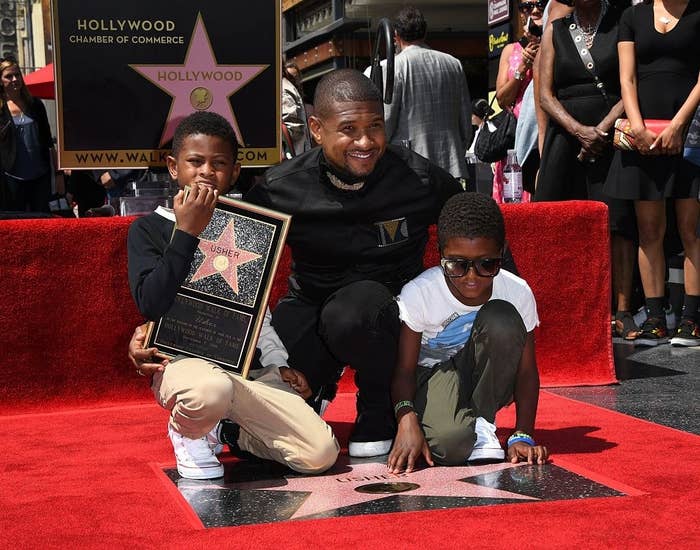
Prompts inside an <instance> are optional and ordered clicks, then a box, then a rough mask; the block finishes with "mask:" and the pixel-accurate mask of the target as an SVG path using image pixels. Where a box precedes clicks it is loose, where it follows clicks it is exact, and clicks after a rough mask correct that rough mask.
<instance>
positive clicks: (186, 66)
mask: <svg viewBox="0 0 700 550" xmlns="http://www.w3.org/2000/svg"><path fill="white" fill-rule="evenodd" d="M130 67H131V68H132V69H134V70H135V71H137V72H138V73H140V74H141V75H142V76H143V77H145V78H147V79H148V80H150V81H151V82H152V83H153V84H155V85H156V86H158V87H159V88H160V89H162V90H163V91H164V92H166V93H168V94H170V95H171V96H172V97H173V101H172V104H171V106H170V112H169V113H168V119H167V121H166V123H165V128H164V130H163V134H162V136H161V139H160V145H161V146H162V145H163V144H164V143H166V142H167V141H168V140H169V139H171V138H172V137H173V134H174V133H175V128H176V127H177V125H178V124H179V122H180V121H181V120H182V119H183V118H184V117H186V116H187V115H189V114H190V113H191V112H192V110H193V108H194V109H197V110H203V109H206V110H210V111H214V112H215V113H219V114H220V115H221V116H223V117H224V118H225V119H227V120H228V121H229V122H230V123H231V126H233V129H234V131H235V132H236V138H237V139H238V142H239V143H240V144H241V145H243V144H245V141H243V136H242V134H241V130H240V128H239V126H238V122H237V120H236V115H235V113H234V112H233V109H232V107H231V102H230V101H229V97H230V96H232V95H233V94H235V93H236V92H237V91H238V90H240V89H241V88H242V87H243V86H245V85H246V84H248V83H249V82H250V81H251V80H253V79H254V78H255V77H256V76H258V75H259V74H260V73H261V72H263V71H264V70H265V69H266V68H267V67H269V65H220V64H218V63H217V62H216V57H215V56H214V51H213V50H212V47H211V42H210V40H209V35H208V34H207V30H206V28H205V26H204V22H203V21H202V16H201V14H199V15H197V22H196V24H195V28H194V31H193V33H192V38H191V39H190V44H189V46H188V48H187V54H186V56H185V61H184V63H183V64H181V65H130Z"/></svg>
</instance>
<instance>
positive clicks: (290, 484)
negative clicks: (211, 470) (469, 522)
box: [235, 462, 537, 519]
mask: <svg viewBox="0 0 700 550" xmlns="http://www.w3.org/2000/svg"><path fill="white" fill-rule="evenodd" d="M512 467H513V465H512V464H507V463H501V464H496V465H491V466H487V467H484V466H481V467H479V466H453V467H450V468H444V467H443V468H424V469H422V470H416V471H413V472H411V473H410V474H406V473H403V474H399V475H396V474H390V473H389V472H388V471H387V468H386V465H385V464H383V463H382V464H377V463H376V462H369V463H366V464H353V465H348V468H350V471H349V472H344V473H342V474H338V473H337V472H330V473H325V474H322V475H319V476H295V475H289V476H285V478H284V479H285V481H286V483H285V485H283V486H279V485H273V484H271V483H270V482H269V481H267V482H266V481H251V482H247V483H237V484H236V485H235V488H236V489H239V490H245V489H256V490H261V489H264V490H268V491H304V492H308V493H309V496H308V497H307V498H306V500H304V502H303V503H302V505H301V506H299V508H297V509H296V511H295V512H294V514H292V516H291V517H290V518H289V519H298V518H302V517H305V516H312V515H315V514H320V513H323V512H328V511H330V510H333V509H335V508H339V507H341V506H342V507H346V506H353V505H355V504H361V503H364V502H369V501H372V500H378V499H382V498H387V497H388V496H390V495H388V494H371V493H363V492H359V491H357V490H356V489H357V488H358V487H361V486H363V485H367V484H370V483H377V482H385V483H391V482H402V481H403V482H410V483H413V484H416V485H418V487H417V488H416V489H413V490H411V491H409V492H406V493H400V494H402V495H407V496H434V497H479V498H492V499H517V500H537V499H535V498H533V497H529V496H527V495H521V494H518V493H513V492H511V491H503V490H500V489H497V488H492V487H484V486H479V485H474V484H472V483H465V482H463V481H461V480H462V478H465V477H470V476H473V475H475V474H476V473H484V472H485V471H496V470H502V469H505V468H512Z"/></svg>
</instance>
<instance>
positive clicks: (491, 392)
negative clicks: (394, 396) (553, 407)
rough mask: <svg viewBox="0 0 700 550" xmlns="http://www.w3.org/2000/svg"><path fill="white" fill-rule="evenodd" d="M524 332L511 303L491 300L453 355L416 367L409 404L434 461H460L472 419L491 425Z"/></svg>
mask: <svg viewBox="0 0 700 550" xmlns="http://www.w3.org/2000/svg"><path fill="white" fill-rule="evenodd" d="M526 337H527V332H526V330H525V325H524V324H523V321H522V318H521V317H520V314H519V313H518V312H517V310H516V309H515V307H513V305H512V304H510V303H509V302H506V301H504V300H491V301H489V302H487V303H486V304H484V305H483V306H482V308H481V309H480V310H479V312H478V314H477V316H476V319H475V320H474V325H473V326H472V331H471V335H470V336H469V340H468V341H467V343H466V344H465V346H464V347H463V348H462V349H461V350H460V351H459V352H458V353H457V354H456V355H454V356H453V357H451V358H450V359H448V360H447V361H443V362H442V363H438V364H437V365H435V366H434V367H432V368H427V367H422V366H418V370H417V372H416V384H417V388H416V397H415V400H414V407H415V411H416V414H417V415H418V419H419V420H420V422H421V425H422V427H423V432H424V433H425V438H426V440H427V442H428V445H429V446H430V452H431V453H432V455H433V460H434V461H435V463H436V464H440V465H444V466H452V465H458V464H464V463H465V462H466V460H467V457H468V456H469V455H470V454H471V450H472V447H473V446H474V442H475V441H476V434H475V432H474V423H475V422H476V418H477V417H479V416H481V417H483V418H484V419H485V420H488V421H489V422H491V423H492V424H493V423H494V420H495V416H496V412H497V411H498V410H499V409H500V408H502V407H504V406H506V405H507V404H509V403H510V402H511V401H512V399H513V390H514V387H515V375H516V372H517V369H518V364H519V363H520V357H521V355H522V352H523V348H524V346H525V339H526Z"/></svg>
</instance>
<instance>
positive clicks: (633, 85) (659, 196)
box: [605, 0, 700, 346]
mask: <svg viewBox="0 0 700 550" xmlns="http://www.w3.org/2000/svg"><path fill="white" fill-rule="evenodd" d="M699 36H700V0H690V1H688V0H647V1H646V2H644V3H643V4H639V5H636V6H634V7H631V8H629V9H627V10H626V11H625V12H624V14H623V16H622V18H621V20H620V31H619V42H618V52H619V57H620V84H621V90H622V99H623V101H624V104H625V112H626V114H627V118H628V119H629V121H630V124H631V127H632V134H633V136H634V140H635V143H636V147H637V151H634V152H621V151H618V152H616V154H615V158H614V159H613V163H612V166H611V170H610V175H609V177H608V180H607V182H606V186H605V189H606V191H607V192H608V193H610V194H611V195H613V196H616V197H620V198H626V199H634V201H635V209H636V212H637V223H638V228H639V270H640V275H641V279H642V286H643V288H644V295H645V298H646V308H647V320H646V321H645V323H644V325H643V326H642V334H641V336H640V337H639V339H638V342H640V343H643V344H646V345H656V344H659V343H664V342H667V341H668V333H667V329H666V320H665V315H664V310H663V308H664V280H665V272H666V266H665V257H664V247H663V243H664V235H665V232H666V204H665V202H666V199H674V201H675V209H676V218H677V226H678V232H679V234H680V237H681V241H682V243H683V249H684V252H685V263H684V278H685V280H684V283H685V292H686V297H685V303H684V307H683V313H682V316H681V321H680V323H679V327H678V331H677V333H676V335H675V336H674V338H673V339H672V340H671V343H672V344H674V345H683V346H697V345H700V328H699V327H698V319H697V311H698V306H699V305H700V239H698V236H697V233H696V228H697V225H698V219H699V216H700V205H699V204H698V201H697V198H698V187H699V185H700V168H699V167H696V166H694V165H692V164H690V163H689V162H687V161H685V160H684V159H683V157H682V155H681V152H682V147H683V135H684V132H685V129H686V128H687V126H688V124H689V123H690V121H691V120H692V117H693V114H694V113H695V109H696V108H697V106H698V104H699V103H700V81H699V79H698V75H699V73H700V56H698V52H697V50H698V37H699ZM644 119H662V120H670V121H671V123H670V125H669V126H668V128H667V129H665V130H664V131H663V132H661V133H660V134H659V135H656V134H654V132H652V131H651V130H649V129H647V128H646V127H645V125H644Z"/></svg>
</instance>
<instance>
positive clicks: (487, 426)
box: [467, 416, 506, 461]
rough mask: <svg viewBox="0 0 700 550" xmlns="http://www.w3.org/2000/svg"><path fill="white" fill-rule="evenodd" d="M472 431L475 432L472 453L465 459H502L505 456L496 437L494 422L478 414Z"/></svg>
mask: <svg viewBox="0 0 700 550" xmlns="http://www.w3.org/2000/svg"><path fill="white" fill-rule="evenodd" d="M474 431H475V432H476V442H475V443H474V447H473V448H472V454H470V455H469V458H468V459H467V460H468V461H472V460H503V459H504V458H505V456H506V454H505V453H504V452H503V447H501V442H500V441H498V438H497V437H496V425H495V424H491V422H489V421H488V420H484V419H483V418H482V417H481V416H479V417H477V419H476V423H475V424H474Z"/></svg>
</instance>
